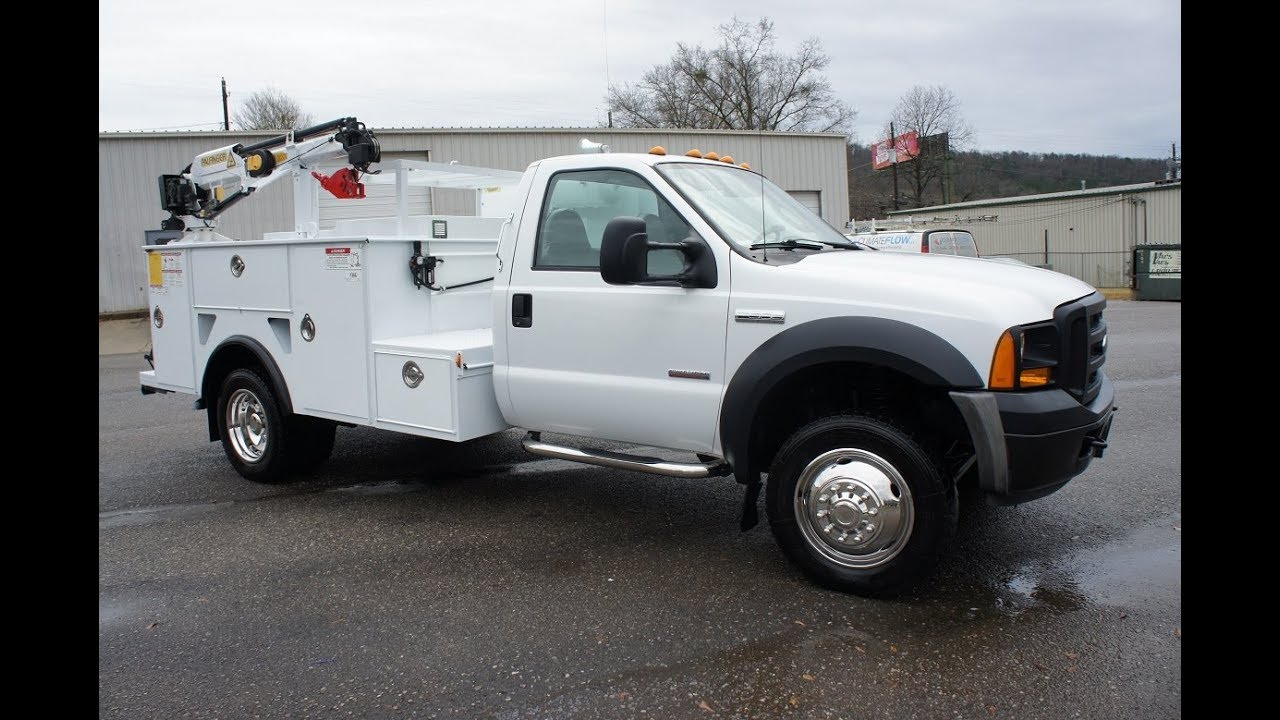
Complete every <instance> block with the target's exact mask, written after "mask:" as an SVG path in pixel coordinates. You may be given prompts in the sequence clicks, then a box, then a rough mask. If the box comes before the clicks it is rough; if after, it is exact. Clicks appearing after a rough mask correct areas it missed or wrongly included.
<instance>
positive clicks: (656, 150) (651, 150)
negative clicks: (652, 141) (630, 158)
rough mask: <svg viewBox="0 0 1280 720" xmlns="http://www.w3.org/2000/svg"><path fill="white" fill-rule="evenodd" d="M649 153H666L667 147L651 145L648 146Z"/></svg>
mask: <svg viewBox="0 0 1280 720" xmlns="http://www.w3.org/2000/svg"><path fill="white" fill-rule="evenodd" d="M649 154H650V155H666V154H667V149H666V148H664V147H662V146H661V145H654V146H653V147H651V148H649Z"/></svg>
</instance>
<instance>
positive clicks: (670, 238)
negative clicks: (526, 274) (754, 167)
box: [533, 170, 697, 275]
mask: <svg viewBox="0 0 1280 720" xmlns="http://www.w3.org/2000/svg"><path fill="white" fill-rule="evenodd" d="M619 216H628V217H638V218H641V219H643V220H644V222H645V229H646V231H647V232H648V234H649V239H650V240H653V241H656V242H676V241H679V240H684V239H687V238H690V237H696V236H697V235H696V233H695V232H694V231H693V229H692V228H691V227H690V226H689V224H688V223H687V222H685V221H684V219H683V218H681V217H680V216H679V215H678V214H677V213H676V211H675V209H674V208H672V207H671V205H670V203H668V202H667V201H666V200H664V199H663V198H662V197H661V196H660V195H658V193H657V192H656V191H655V190H654V189H653V187H652V186H650V185H649V184H648V183H647V182H645V181H644V180H643V179H641V178H640V177H639V176H637V175H633V174H632V173H629V172H624V171H621V170H578V171H570V172H562V173H557V174H555V175H554V176H552V178H551V181H550V183H549V184H548V186H547V195H546V199H545V200H543V206H542V217H541V224H540V225H539V227H538V239H537V243H536V246H535V250H534V261H533V267H534V268H536V269H544V270H597V269H599V267H600V242H601V238H602V237H603V235H604V228H605V226H606V225H608V224H609V221H610V220H612V219H614V218H616V217H619ZM684 266H685V257H684V254H683V253H681V252H680V251H678V250H657V251H654V252H651V253H649V272H650V274H654V275H667V274H676V273H679V272H680V271H681V270H683V269H684Z"/></svg>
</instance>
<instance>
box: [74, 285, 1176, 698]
mask: <svg viewBox="0 0 1280 720" xmlns="http://www.w3.org/2000/svg"><path fill="white" fill-rule="evenodd" d="M1181 317H1182V316H1181V305H1180V304H1179V303H1162V302H1123V301H1112V302H1111V303H1110V307H1109V310H1108V322H1109V324H1110V327H1111V334H1110V339H1109V351H1110V358H1109V360H1108V364H1107V370H1108V373H1109V375H1110V376H1111V378H1112V379H1113V381H1114V382H1115V385H1116V390H1117V404H1118V405H1119V406H1120V411H1119V412H1118V414H1117V416H1116V420H1115V425H1114V426H1113V430H1112V433H1111V437H1110V449H1109V450H1108V451H1107V454H1106V456H1105V457H1104V458H1103V459H1101V460H1095V461H1094V463H1093V465H1092V466H1091V467H1090V468H1089V470H1088V471H1087V472H1086V473H1085V474H1084V475H1082V476H1080V477H1078V478H1076V479H1075V480H1073V481H1072V482H1071V483H1070V484H1069V485H1068V486H1067V487H1066V488H1064V489H1063V490H1061V491H1059V492H1058V493H1056V494H1054V495H1052V496H1050V497H1047V498H1044V499H1041V500H1037V501H1035V502H1031V503H1028V504H1025V505H1021V506H1017V507H1003V508H996V507H988V506H985V505H982V504H969V505H966V507H965V508H964V512H963V515H962V519H961V525H960V530H959V533H958V537H957V541H956V546H955V549H954V551H953V552H952V554H951V555H950V556H949V557H948V558H947V559H946V560H945V561H944V563H943V565H942V566H941V567H940V568H939V570H938V571H937V572H936V574H935V575H934V577H933V578H932V579H931V581H929V582H927V583H926V584H924V585H923V586H921V587H920V588H918V589H917V590H916V591H915V592H913V593H912V594H910V595H908V596H906V597H904V598H900V599H897V600H893V601H884V600H866V599H862V598H859V597H856V596H851V595H843V594H840V593H836V592H832V591H828V590H824V589H822V588H820V587H817V586H815V585H813V584H811V583H810V582H808V581H807V580H806V579H805V578H804V577H803V576H801V575H800V574H799V572H798V571H796V570H795V569H793V568H792V566H791V565H789V564H788V563H787V561H786V560H785V559H784V558H783V556H782V554H781V553H780V551H779V550H778V549H777V547H776V545H775V544H774V542H773V538H772V536H771V535H770V533H769V530H768V528H767V527H765V526H760V527H756V528H755V529H753V530H751V531H748V532H745V533H742V532H739V531H738V527H737V511H738V505H739V502H740V499H741V492H740V487H739V486H738V485H737V484H735V483H734V482H733V480H732V479H725V478H722V479H714V480H701V481H689V480H675V479H668V478H660V477H653V476H646V475H638V474H634V473H628V472H621V471H612V470H606V469H602V468H595V467H589V466H580V465H574V464H571V463H566V462H561V461H555V460H543V459H538V458H535V457H532V456H530V455H528V454H527V453H525V452H524V451H523V450H522V449H521V448H520V446H519V440H520V438H521V436H522V434H523V433H521V432H519V431H514V430H513V431H509V432H507V433H502V434H500V435H497V436H492V437H490V438H485V439H481V440H478V441H474V442H472V443H467V444H463V445H454V444H449V443H441V442H433V441H427V440H421V439H416V438H410V437H408V436H402V435H398V434H394V433H389V432H382V431H375V430H370V429H367V428H354V429H348V428H344V429H340V430H339V431H338V442H337V447H336V449H335V451H334V455H333V457H332V459H331V460H330V461H329V462H328V463H327V464H326V465H324V466H323V467H322V468H321V470H320V471H319V472H318V474H317V475H316V476H314V477H313V478H310V479H308V480H305V481H299V482H293V483H290V484H286V485H280V486H262V485H255V484H253V483H250V482H248V481H245V480H243V479H241V478H240V477H239V476H238V475H237V474H236V473H235V472H234V471H233V470H232V469H231V467H230V465H229V464H228V463H227V461H226V459H225V457H224V456H223V454H222V449H221V446H220V445H219V444H217V443H210V442H208V440H207V437H208V436H207V430H206V424H205V420H204V414H203V413H202V412H195V411H192V410H191V409H190V408H191V400H192V398H191V397H190V396H184V395H151V396H146V397H144V396H142V395H141V394H139V392H138V382H137V375H136V372H137V371H138V370H140V369H143V368H144V367H145V361H143V360H142V358H141V357H140V356H137V355H108V356H102V357H100V359H99V425H98V427H99V430H98V437H99V449H98V467H99V470H98V506H99V514H98V556H99V575H98V647H99V649H98V658H99V664H98V668H99V669H98V677H99V685H98V698H99V715H100V716H101V717H109V718H182V717H197V718H215V717H216V718H253V717H263V718H281V717H298V718H303V717H370V718H379V717H423V718H432V717H440V718H452V717H463V718H791V717H794V718H993V717H995V718H1055V719H1056V718H1076V717H1080V718H1176V717H1181V715H1182V654H1181V642H1182V641H1181V624H1182V599H1181V592H1182V582H1181V562H1182V538H1181V528H1182V515H1181V512H1182V494H1181V473H1182V458H1181V429H1182V413H1181V400H1182V378H1181V372H1182V357H1181V353H1182V342H1181V324H1182V323H1181ZM548 437H549V438H550V437H551V436H548Z"/></svg>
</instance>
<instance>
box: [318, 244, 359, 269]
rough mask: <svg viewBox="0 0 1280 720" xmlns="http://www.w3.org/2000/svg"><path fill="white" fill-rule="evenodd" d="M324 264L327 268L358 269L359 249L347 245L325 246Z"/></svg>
mask: <svg viewBox="0 0 1280 720" xmlns="http://www.w3.org/2000/svg"><path fill="white" fill-rule="evenodd" d="M324 266H325V268H326V269H328V270H359V269H360V251H359V250H357V249H355V248H349V247H331V248H325V249H324Z"/></svg>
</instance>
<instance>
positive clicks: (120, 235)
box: [98, 128, 849, 314]
mask: <svg viewBox="0 0 1280 720" xmlns="http://www.w3.org/2000/svg"><path fill="white" fill-rule="evenodd" d="M374 132H375V133H376V134H377V136H378V141H379V143H380V144H381V146H382V150H383V151H384V152H388V153H404V152H427V153H429V156H430V160H432V161H433V162H446V163H447V162H449V161H451V160H457V161H458V162H459V163H460V164H464V165H476V166H480V167H493V168H500V169H504V170H524V169H525V168H526V167H528V165H529V163H532V162H533V161H535V160H538V159H541V158H545V157H552V156H555V155H570V154H573V153H575V152H577V149H578V141H579V140H581V139H582V138H584V137H586V138H590V139H591V140H593V141H595V142H601V143H605V144H607V145H609V146H610V150H612V151H613V152H648V150H649V148H651V147H653V146H654V145H661V146H663V147H665V148H666V149H667V151H668V152H670V153H672V154H683V153H684V152H685V151H686V150H688V149H690V148H695V147H696V148H698V149H700V150H702V151H703V152H708V151H712V150H714V151H715V152H718V153H720V154H722V155H723V154H725V153H728V154H729V155H732V156H733V158H734V160H735V162H746V163H747V164H749V165H750V166H751V168H752V169H753V170H757V171H760V172H762V173H763V174H764V175H765V176H766V177H768V178H769V179H770V180H772V181H774V182H775V183H777V184H778V185H779V186H781V187H782V189H784V190H800V191H816V192H818V193H820V194H821V202H822V210H823V213H822V214H823V219H825V220H826V221H827V222H828V223H830V224H831V225H832V226H833V227H836V228H843V227H844V225H845V222H846V221H847V220H848V219H849V217H848V211H849V210H848V208H849V203H848V197H849V185H848V182H849V181H848V174H847V170H846V168H847V159H846V158H847V155H846V152H845V144H846V137H845V136H843V135H839V134H832V133H732V132H722V131H703V130H681V131H665V130H663V131H658V130H624V129H618V128H587V129H567V130H562V129H439V130H433V129H426V130H408V129H376V128H375V130H374ZM273 134H274V133H232V134H224V133H207V132H202V133H136V134H128V133H101V134H99V136H98V178H99V182H98V188H99V190H98V192H99V194H98V221H99V222H98V312H99V313H100V314H101V313H111V312H127V311H133V310H137V309H140V308H144V307H145V306H146V268H145V266H144V258H143V253H142V251H141V250H140V248H141V247H142V244H143V237H144V236H143V232H144V231H145V230H154V229H157V228H159V227H160V222H161V221H162V220H163V219H164V218H165V213H164V212H163V211H161V210H160V204H159V189H158V185H157V178H158V177H159V176H160V175H162V174H173V173H177V172H179V171H180V170H182V168H184V167H186V165H187V164H188V163H190V162H191V160H192V158H194V157H195V156H196V155H198V154H200V153H202V152H205V151H207V150H212V149H214V148H217V147H220V146H224V145H230V144H232V143H235V142H252V141H253V140H255V139H262V138H264V137H270V136H271V135H273ZM474 202H475V200H474V197H473V196H472V195H471V194H470V193H462V192H460V191H456V190H440V189H437V190H434V191H433V192H432V205H433V207H434V208H435V212H438V213H441V214H458V215H470V214H472V213H473V212H474ZM292 223H293V188H292V187H291V185H290V183H289V182H287V181H283V180H282V181H279V182H277V183H276V184H274V185H272V186H270V187H268V188H267V189H266V190H265V191H264V193H263V194H262V195H260V196H258V197H255V198H254V199H252V200H246V201H244V202H243V203H241V204H240V205H237V206H235V207H233V208H232V209H231V210H228V211H227V213H226V214H225V215H223V216H222V218H221V219H220V222H219V226H220V229H221V231H222V232H223V233H224V234H227V235H230V236H232V237H243V238H253V237H259V236H260V235H261V234H262V233H264V232H274V231H281V230H289V229H290V228H292Z"/></svg>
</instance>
